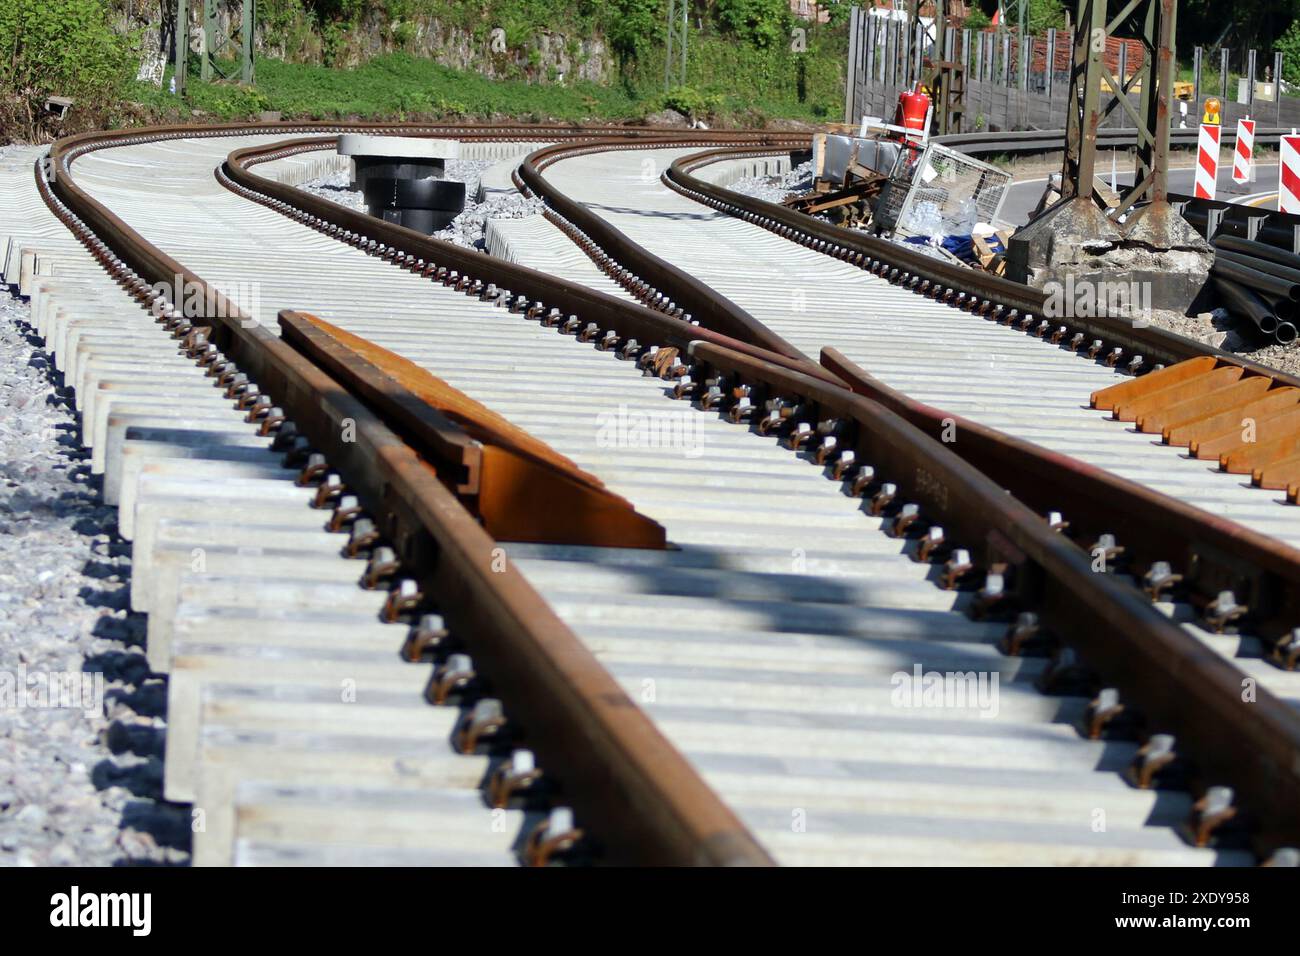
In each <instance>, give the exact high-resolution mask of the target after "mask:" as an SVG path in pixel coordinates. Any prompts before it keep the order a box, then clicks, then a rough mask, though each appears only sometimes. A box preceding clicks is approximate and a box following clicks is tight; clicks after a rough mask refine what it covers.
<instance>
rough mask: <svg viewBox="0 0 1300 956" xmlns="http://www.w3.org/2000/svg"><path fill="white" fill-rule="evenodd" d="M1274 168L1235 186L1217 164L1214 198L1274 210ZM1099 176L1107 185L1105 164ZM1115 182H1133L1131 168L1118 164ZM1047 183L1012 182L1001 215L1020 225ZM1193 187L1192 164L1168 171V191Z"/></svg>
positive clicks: (1227, 170)
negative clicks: (1216, 189)
mask: <svg viewBox="0 0 1300 956" xmlns="http://www.w3.org/2000/svg"><path fill="white" fill-rule="evenodd" d="M1277 169H1278V167H1277V163H1270V164H1261V165H1259V166H1257V167H1256V174H1255V182H1253V183H1246V184H1245V185H1243V186H1238V185H1237V184H1236V183H1234V182H1233V181H1232V166H1231V165H1230V164H1221V165H1220V167H1219V182H1218V195H1217V196H1216V197H1215V198H1217V199H1223V200H1227V201H1229V202H1240V203H1245V204H1246V205H1250V206H1258V207H1259V208H1261V209H1276V208H1277V176H1278V173H1277ZM1098 178H1099V179H1101V180H1103V181H1104V182H1105V183H1106V184H1107V185H1109V184H1110V167H1109V166H1108V165H1107V166H1106V168H1105V169H1104V170H1102V171H1101V175H1100V176H1099V177H1098ZM1117 181H1118V182H1119V184H1120V185H1127V184H1129V183H1132V182H1133V170H1132V168H1129V169H1128V171H1127V172H1125V171H1124V167H1123V166H1122V165H1121V167H1120V172H1119V175H1118V176H1117ZM1046 186H1047V177H1045V176H1039V177H1037V178H1035V179H1026V180H1023V181H1021V182H1016V183H1012V185H1011V190H1010V192H1009V193H1008V194H1007V200H1006V202H1005V203H1004V204H1003V206H1002V215H1001V218H1002V219H1003V220H1004V221H1006V222H1009V223H1011V224H1012V225H1015V226H1023V225H1024V224H1025V223H1026V222H1028V221H1029V215H1030V213H1032V212H1033V211H1034V207H1036V206H1037V205H1038V200H1039V199H1041V198H1042V195H1043V189H1044V188H1046ZM1192 188H1193V169H1192V167H1190V166H1188V167H1186V168H1182V169H1171V170H1170V171H1169V191H1170V192H1174V193H1185V194H1188V195H1190V194H1191V192H1192Z"/></svg>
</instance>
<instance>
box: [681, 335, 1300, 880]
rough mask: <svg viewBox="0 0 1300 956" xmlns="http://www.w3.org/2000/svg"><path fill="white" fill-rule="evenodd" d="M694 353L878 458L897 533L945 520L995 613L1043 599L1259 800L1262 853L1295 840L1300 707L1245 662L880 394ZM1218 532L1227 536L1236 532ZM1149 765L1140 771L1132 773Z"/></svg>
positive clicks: (1111, 676) (1211, 774) (1043, 610)
mask: <svg viewBox="0 0 1300 956" xmlns="http://www.w3.org/2000/svg"><path fill="white" fill-rule="evenodd" d="M691 357H692V358H693V359H694V360H695V362H696V363H697V370H696V372H697V374H698V376H699V377H700V379H701V380H702V381H707V380H717V379H719V378H720V379H722V380H724V381H725V386H726V388H725V389H724V390H723V394H724V398H723V400H722V402H721V405H720V407H721V408H722V409H724V410H729V408H734V407H736V406H735V404H734V400H732V401H728V399H727V398H726V397H725V396H726V395H728V394H731V395H734V394H735V390H737V389H739V388H742V387H743V389H744V390H745V391H746V393H747V394H746V397H747V399H748V402H749V403H750V404H751V405H753V406H755V407H763V406H764V403H765V402H766V401H772V400H777V401H778V403H779V404H780V405H781V406H782V407H784V408H787V409H791V410H793V411H792V414H791V415H790V417H789V418H787V419H786V420H785V423H784V425H783V426H782V429H781V432H782V433H783V434H786V435H789V436H791V437H790V443H791V444H792V445H793V446H794V447H795V448H796V449H799V448H801V447H802V444H803V439H804V438H807V437H808V436H809V435H813V436H817V435H827V434H830V435H834V436H835V438H836V444H835V449H836V450H835V452H834V453H833V454H832V455H831V456H829V457H826V458H822V457H821V456H820V455H819V454H818V455H817V456H816V457H815V458H814V460H816V461H818V462H824V463H825V464H826V465H828V466H830V468H831V469H832V471H833V474H832V477H838V476H839V475H838V469H836V468H835V467H834V462H835V461H836V457H835V456H840V457H841V458H842V457H843V455H844V452H845V451H846V450H851V451H853V452H854V458H853V460H854V461H855V462H869V463H871V464H872V466H873V467H874V468H875V470H876V472H877V473H878V474H879V475H880V476H881V477H880V478H879V479H876V480H875V481H873V483H872V484H871V485H870V486H868V488H866V489H864V492H865V494H864V496H865V497H868V498H872V497H873V493H874V495H880V494H881V489H882V488H883V487H884V486H883V485H882V484H880V483H879V482H883V481H886V480H887V481H888V482H890V483H892V484H893V485H894V488H893V489H892V490H891V491H889V493H888V494H887V498H888V499H889V500H890V502H891V504H892V506H893V507H890V508H889V510H888V511H884V512H883V513H885V514H891V515H892V517H893V523H894V528H895V534H897V535H898V536H900V537H907V536H913V537H916V536H919V535H921V534H922V533H923V532H922V529H923V528H924V527H925V526H926V525H930V526H931V527H939V528H942V531H941V532H940V535H941V538H942V540H943V541H944V542H945V544H944V547H948V548H955V547H958V546H962V547H965V548H967V549H970V551H971V553H972V556H973V557H974V560H975V561H976V562H977V563H978V564H979V565H981V566H982V567H983V568H984V569H986V570H987V571H989V572H999V571H1000V573H1001V574H1002V575H1003V578H1004V579H1005V581H1006V584H1007V591H1006V592H1005V593H999V594H998V595H997V596H996V597H995V598H993V604H992V607H991V608H989V609H988V611H987V613H995V614H996V613H997V612H998V611H999V610H1001V611H1003V612H1005V611H1007V610H1016V609H1020V608H1033V609H1035V610H1036V611H1037V614H1038V620H1037V625H1038V626H1041V627H1043V628H1045V629H1046V630H1048V631H1050V632H1051V633H1052V634H1053V635H1055V636H1056V637H1057V638H1059V639H1060V640H1062V641H1063V642H1064V643H1065V644H1066V645H1067V646H1070V647H1072V648H1075V649H1077V652H1078V654H1079V655H1080V657H1081V658H1082V659H1083V660H1084V661H1085V662H1086V663H1087V664H1088V665H1089V666H1090V667H1093V668H1095V669H1096V670H1097V671H1098V672H1099V673H1100V674H1101V675H1103V679H1104V680H1105V681H1106V682H1107V684H1108V685H1111V686H1114V687H1117V688H1118V689H1119V690H1120V692H1121V695H1122V696H1123V698H1124V699H1127V700H1130V701H1132V702H1134V704H1135V705H1136V707H1137V708H1139V709H1140V711H1141V712H1142V715H1143V717H1144V721H1143V723H1144V727H1145V729H1146V731H1147V732H1150V733H1172V734H1174V735H1175V736H1176V737H1177V739H1178V741H1179V750H1180V752H1181V753H1182V754H1183V755H1184V756H1186V757H1190V758H1191V760H1192V762H1193V764H1194V766H1195V768H1196V773H1195V774H1194V776H1195V777H1196V778H1198V780H1199V782H1200V783H1201V784H1202V785H1204V784H1213V783H1217V782H1221V781H1227V780H1231V781H1232V782H1233V785H1234V786H1235V787H1236V789H1237V792H1238V793H1239V794H1241V796H1242V797H1243V799H1244V801H1245V803H1246V804H1248V805H1249V806H1251V808H1252V810H1253V811H1254V814H1255V816H1254V818H1253V824H1254V825H1255V827H1256V828H1257V829H1256V831H1255V836H1256V838H1257V843H1256V848H1257V850H1258V851H1259V852H1260V853H1261V856H1262V857H1264V858H1267V856H1268V854H1269V852H1270V851H1271V850H1273V849H1276V848H1278V847H1281V846H1289V845H1294V844H1295V843H1296V841H1297V840H1300V812H1297V807H1300V713H1297V712H1296V710H1295V709H1293V708H1292V707H1290V706H1288V705H1287V704H1286V703H1285V702H1283V701H1282V700H1280V699H1279V698H1277V697H1275V696H1273V695H1272V694H1267V693H1266V692H1261V694H1260V696H1258V697H1257V698H1256V699H1255V700H1254V702H1245V701H1244V700H1243V693H1242V673H1241V671H1240V670H1238V669H1237V668H1236V667H1235V666H1234V665H1233V664H1232V663H1231V662H1229V661H1228V660H1226V659H1224V658H1223V657H1221V656H1220V655H1218V654H1217V653H1216V652H1214V651H1213V650H1212V649H1210V648H1209V647H1207V646H1205V645H1204V644H1202V643H1200V642H1199V641H1197V640H1196V639H1195V638H1194V637H1192V636H1191V635H1189V634H1188V633H1186V632H1185V631H1183V630H1182V629H1181V628H1180V627H1179V626H1178V625H1177V624H1175V623H1174V622H1172V621H1170V620H1169V619H1168V618H1166V617H1165V616H1164V615H1163V614H1161V613H1160V612H1159V611H1158V610H1157V609H1156V608H1154V607H1153V606H1152V604H1151V603H1150V602H1149V601H1148V600H1147V599H1146V598H1145V597H1144V596H1143V595H1141V594H1140V593H1139V592H1138V591H1136V590H1135V589H1134V588H1132V587H1129V586H1128V585H1127V584H1125V583H1124V582H1123V581H1121V580H1119V579H1118V578H1117V577H1115V576H1114V575H1110V574H1099V573H1097V572H1096V571H1094V570H1093V568H1092V565H1091V563H1090V561H1089V557H1088V555H1087V554H1085V552H1084V551H1082V550H1081V549H1080V548H1079V547H1077V546H1076V545H1075V544H1074V543H1073V542H1071V541H1070V540H1069V539H1068V538H1067V537H1065V536H1063V535H1061V534H1059V533H1057V532H1056V531H1055V530H1053V529H1052V528H1051V527H1050V526H1049V525H1048V523H1047V522H1046V521H1044V520H1043V518H1042V517H1041V516H1040V515H1039V514H1037V513H1035V512H1034V511H1032V510H1031V509H1030V508H1029V507H1028V506H1027V505H1025V504H1024V503H1022V502H1021V501H1019V500H1017V499H1016V498H1014V497H1012V496H1009V495H1007V494H1006V492H1005V490H1004V488H1003V486H1002V485H1001V484H1000V483H998V482H996V481H994V480H993V479H992V478H990V477H989V476H987V475H985V474H984V473H982V472H980V471H978V470H977V469H975V468H974V467H972V465H971V464H970V462H969V461H967V460H965V459H963V458H962V457H960V456H958V455H957V454H956V453H955V452H954V451H952V450H950V449H949V447H947V446H945V445H943V444H941V443H940V442H937V441H930V442H927V443H925V444H921V445H918V444H917V443H916V442H915V441H914V440H912V439H911V435H912V433H913V428H914V426H913V425H911V424H909V423H905V422H904V421H903V419H902V418H900V417H899V416H898V415H896V414H895V413H894V412H893V411H891V410H889V409H888V408H887V407H886V406H885V405H882V404H880V403H877V402H876V401H874V400H872V399H869V398H866V397H864V396H862V395H857V394H854V393H853V392H850V391H848V390H846V389H844V388H841V387H839V386H837V385H834V384H832V383H828V382H826V381H824V380H820V379H815V378H812V377H809V376H804V375H801V374H800V373H799V372H797V371H793V370H789V369H785V368H782V367H779V366H777V365H774V364H771V363H765V362H763V361H762V360H761V359H755V358H752V357H750V356H744V355H740V354H737V353H734V352H728V351H727V350H725V349H719V348H717V347H716V346H713V345H711V344H709V343H704V342H701V343H697V344H696V345H694V346H692V348H691ZM846 371H847V370H846ZM800 423H802V427H801V426H800ZM974 437H975V436H974V435H972V436H971V438H974ZM813 440H814V441H815V438H814V439H813ZM967 440H968V439H967V438H963V439H962V443H964V442H966V441H967ZM977 440H978V439H977ZM808 450H809V451H810V452H811V451H813V449H811V448H809V449H808ZM1018 451H1021V452H1023V449H1019V450H1018ZM1029 460H1030V461H1035V462H1041V461H1043V459H1041V458H1038V457H1030V458H1029ZM1054 464H1056V465H1057V466H1058V467H1059V464H1060V463H1059V462H1056V463H1054ZM1085 474H1086V473H1085ZM902 502H907V503H914V504H916V505H919V506H920V510H921V515H922V516H920V517H918V514H917V512H916V511H915V510H908V509H906V508H899V507H898V505H899V504H901V503H902ZM1220 530H1222V531H1224V532H1225V533H1226V534H1227V536H1229V537H1230V529H1220ZM976 555H977V556H978V557H975V556H976ZM1293 573H1294V572H1293ZM986 590H987V588H986ZM1015 627H1016V625H1014V624H1013V625H1012V629H1013V631H1014V629H1015ZM1092 716H1093V717H1094V718H1095V717H1098V716H1099V715H1098V714H1097V713H1095V712H1094V714H1093V715H1092ZM1243 755H1245V757H1244V759H1243ZM1141 772H1142V768H1140V767H1135V768H1134V773H1135V774H1136V775H1137V776H1139V777H1140V776H1141Z"/></svg>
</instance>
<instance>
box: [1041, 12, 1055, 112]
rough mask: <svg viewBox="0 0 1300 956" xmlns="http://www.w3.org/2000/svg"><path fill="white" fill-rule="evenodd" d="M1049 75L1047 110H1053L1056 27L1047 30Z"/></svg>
mask: <svg viewBox="0 0 1300 956" xmlns="http://www.w3.org/2000/svg"><path fill="white" fill-rule="evenodd" d="M1044 70H1045V72H1046V73H1047V82H1046V84H1045V88H1046V90H1047V108H1048V109H1049V110H1050V109H1051V108H1052V83H1053V81H1054V80H1055V78H1056V27H1049V28H1048V30H1047V63H1046V64H1045V66H1044Z"/></svg>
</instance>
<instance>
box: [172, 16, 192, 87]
mask: <svg viewBox="0 0 1300 956" xmlns="http://www.w3.org/2000/svg"><path fill="white" fill-rule="evenodd" d="M189 52H190V10H189V0H176V74H175V76H174V77H173V79H174V80H175V81H176V95H177V96H180V95H182V94H183V93H184V92H185V70H186V69H187V68H188V63H187V61H188V59H189Z"/></svg>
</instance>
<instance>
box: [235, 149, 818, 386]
mask: <svg viewBox="0 0 1300 956" xmlns="http://www.w3.org/2000/svg"><path fill="white" fill-rule="evenodd" d="M333 142H334V140H333V139H332V138H331V139H317V140H292V141H286V142H281V143H274V144H271V145H269V146H261V147H249V148H246V149H239V150H235V151H234V152H232V153H231V154H230V156H229V157H228V158H227V160H226V162H225V164H224V165H223V166H222V168H221V170H219V173H218V179H219V180H220V179H221V178H222V176H224V177H226V179H227V180H228V182H229V184H231V185H233V186H235V187H237V188H238V189H242V190H245V191H246V192H247V194H249V195H250V197H251V196H257V197H261V201H264V202H266V203H267V204H271V205H273V206H274V208H277V209H281V210H288V209H292V210H294V211H296V213H297V216H298V217H299V218H301V219H303V220H306V219H307V218H308V217H310V218H311V219H312V220H313V222H315V223H317V224H319V226H320V228H322V231H326V232H328V233H329V234H330V235H333V236H340V235H341V236H343V237H345V239H346V241H349V242H351V243H352V244H353V245H360V244H361V243H362V242H366V243H369V244H370V245H372V246H381V245H382V247H383V254H384V255H385V256H386V257H388V258H390V259H393V260H396V259H397V258H398V257H399V256H400V257H402V260H403V262H405V263H409V264H410V265H411V266H412V267H413V268H414V270H415V271H419V272H421V273H423V274H424V275H427V276H434V275H435V273H436V277H438V278H441V279H443V280H444V281H447V282H449V283H450V282H461V281H462V279H463V277H465V276H475V277H478V281H479V282H480V287H481V294H482V296H483V297H484V298H487V297H489V287H490V286H494V287H496V288H493V289H491V297H492V298H497V299H501V300H502V304H503V305H506V306H508V307H510V308H518V309H521V310H522V309H531V308H532V307H533V306H534V304H535V303H538V302H545V303H547V306H548V308H549V309H552V310H558V311H559V313H560V320H561V321H566V322H567V321H568V320H569V318H570V317H576V318H577V320H578V322H579V323H581V324H582V325H584V326H585V325H586V324H587V317H588V316H593V317H594V316H596V315H599V316H600V320H601V325H602V329H606V330H611V331H613V332H614V333H616V335H617V337H618V340H619V344H620V345H621V346H623V347H626V345H627V344H628V343H629V342H635V343H646V342H652V341H653V342H655V343H658V344H660V345H661V346H664V347H670V348H676V349H684V348H685V347H686V346H687V345H688V344H689V343H690V342H691V341H693V340H695V339H697V338H705V339H711V340H713V341H716V342H717V343H718V344H720V345H724V346H726V347H728V348H735V349H740V350H742V351H753V352H754V354H761V355H764V356H770V355H771V354H773V353H776V354H778V355H780V356H782V357H783V358H784V360H785V361H786V362H789V363H791V364H792V365H795V366H797V367H801V368H804V369H815V368H817V366H816V363H815V362H814V361H813V360H812V359H811V358H809V357H807V356H803V355H802V353H800V352H799V351H798V350H797V349H795V348H794V346H792V345H790V344H789V343H787V342H785V341H784V340H783V339H781V338H780V337H779V336H776V335H774V334H772V333H771V332H769V331H767V330H766V329H764V328H763V327H762V326H759V325H758V324H757V323H753V320H752V319H751V320H750V322H751V323H752V324H753V326H756V327H750V326H748V325H747V326H745V327H737V326H735V325H734V324H732V323H730V322H728V321H727V318H726V316H725V314H724V312H723V311H722V310H718V312H717V314H716V315H715V316H709V317H706V318H710V319H715V318H716V319H717V321H716V323H715V324H714V325H713V327H707V326H704V325H703V324H701V325H699V326H696V325H692V324H691V322H690V321H684V320H683V318H681V317H674V315H672V314H669V313H670V312H671V313H675V312H678V311H680V310H678V309H677V308H676V307H675V306H673V304H672V303H670V302H668V301H667V300H664V302H663V304H662V305H661V310H655V309H650V308H647V307H645V306H642V305H636V304H633V303H630V302H626V301H624V300H622V299H619V298H616V297H615V296H612V295H608V294H607V293H604V292H599V291H596V290H593V289H589V288H587V287H585V286H581V285H576V284H574V283H570V282H565V281H564V280H561V279H557V278H555V277H553V276H549V275H547V274H546V273H543V272H538V271H537V270H535V269H529V268H527V267H526V266H520V265H516V264H514V263H510V262H504V261H502V260H499V259H494V258H491V257H488V256H484V255H482V254H481V253H479V252H476V251H474V250H470V249H466V248H465V247H463V246H457V245H455V244H453V243H449V242H443V241H441V240H438V239H434V238H431V237H429V236H425V235H422V234H421V233H418V232H415V231H414V230H411V229H407V228H405V227H403V226H400V225H397V224H396V223H389V222H384V221H382V220H378V219H375V218H374V217H372V216H368V215H366V214H365V213H361V212H357V211H355V210H352V209H347V208H346V207H343V206H340V205H339V204H338V203H334V202H330V201H329V200H328V199H323V198H320V197H317V196H312V195H311V194H309V193H305V192H303V191H302V190H300V189H296V188H294V187H293V186H287V185H285V184H283V183H277V182H274V181H272V180H270V179H267V178H265V177H263V176H259V175H257V174H256V173H255V172H253V171H252V167H253V166H256V165H257V164H259V163H265V162H271V161H273V160H275V159H279V158H283V157H285V156H289V155H294V154H295V153H298V152H306V151H310V150H317V149H322V148H327V147H328V146H330V145H332V144H333ZM521 298H522V300H523V301H520V299H521ZM662 310H666V311H662ZM530 317H533V318H540V316H538V315H531V316H530ZM696 321H699V322H701V323H703V321H704V320H703V319H698V318H697V319H696ZM572 331H574V332H578V331H579V329H578V328H577V327H575V328H574V329H573V330H572ZM764 333H765V334H764ZM814 374H819V373H814Z"/></svg>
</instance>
